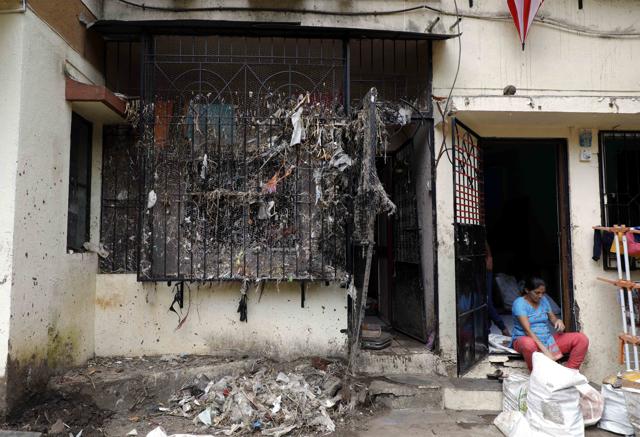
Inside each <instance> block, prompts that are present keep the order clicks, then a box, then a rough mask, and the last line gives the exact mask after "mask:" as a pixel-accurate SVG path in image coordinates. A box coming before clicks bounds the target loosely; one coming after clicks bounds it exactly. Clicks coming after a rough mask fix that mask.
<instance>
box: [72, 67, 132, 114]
mask: <svg viewBox="0 0 640 437" xmlns="http://www.w3.org/2000/svg"><path fill="white" fill-rule="evenodd" d="M65 98H66V100H67V101H68V102H72V104H73V110H74V111H75V112H77V113H78V114H80V115H81V116H83V117H84V118H86V119H88V120H90V121H92V122H98V123H123V122H124V121H125V111H126V108H127V102H126V101H125V100H124V99H121V98H120V97H118V96H116V95H115V94H114V93H113V92H112V91H110V90H109V89H108V88H106V87H104V86H100V85H90V84H86V83H82V82H78V81H76V80H74V79H71V78H69V77H68V78H67V81H66V86H65Z"/></svg>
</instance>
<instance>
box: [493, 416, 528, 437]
mask: <svg viewBox="0 0 640 437" xmlns="http://www.w3.org/2000/svg"><path fill="white" fill-rule="evenodd" d="M493 424H494V425H495V426H496V428H498V429H499V430H500V432H501V433H502V434H504V435H505V436H507V437H533V433H532V432H531V428H530V427H529V423H528V422H527V419H526V418H525V417H524V416H523V415H522V413H521V412H520V411H503V412H502V413H500V414H498V417H496V418H495V419H494V420H493Z"/></svg>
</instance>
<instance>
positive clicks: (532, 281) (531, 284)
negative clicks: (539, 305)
mask: <svg viewBox="0 0 640 437" xmlns="http://www.w3.org/2000/svg"><path fill="white" fill-rule="evenodd" d="M540 286H545V287H546V286H547V284H545V282H544V280H543V279H540V278H537V277H535V276H530V277H529V278H527V280H526V281H525V282H524V289H523V290H522V292H523V293H526V291H527V290H528V291H531V290H535V289H536V288H538V287H540Z"/></svg>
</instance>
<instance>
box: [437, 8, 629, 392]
mask: <svg viewBox="0 0 640 437" xmlns="http://www.w3.org/2000/svg"><path fill="white" fill-rule="evenodd" d="M474 3H475V6H474V7H473V8H469V7H468V3H467V2H458V4H459V6H460V8H461V11H462V13H464V14H467V15H468V16H467V17H465V18H463V19H462V21H461V23H460V31H461V32H462V37H461V39H460V41H458V40H456V39H452V40H447V41H442V42H437V43H434V59H433V65H434V75H433V76H434V91H433V92H434V95H436V96H441V97H446V96H447V95H448V94H449V92H450V90H451V86H452V84H453V79H454V76H455V74H456V69H457V64H458V54H459V47H461V56H460V59H461V61H460V71H459V73H458V78H457V81H456V83H455V88H454V90H453V100H452V106H451V108H449V109H450V110H452V111H453V113H454V114H455V115H456V116H457V117H459V118H460V119H461V120H463V121H464V122H465V123H467V124H469V125H470V126H471V127H472V128H473V129H475V130H476V131H477V132H479V133H480V134H481V135H483V136H496V137H520V138H522V137H531V138H534V137H538V138H566V139H567V141H568V144H569V183H570V214H571V244H572V257H573V281H574V290H573V291H574V296H575V301H576V305H577V307H579V321H580V324H581V326H582V329H583V330H584V332H585V333H586V334H587V336H589V337H590V339H591V349H590V353H589V354H588V356H587V361H586V363H585V366H584V368H583V370H584V372H585V373H586V374H587V376H589V377H590V378H591V379H593V380H594V381H596V382H597V381H599V380H600V379H601V378H602V377H603V376H604V375H606V374H610V373H611V372H614V371H616V370H617V369H618V368H620V366H619V365H618V364H617V357H618V349H617V348H618V343H617V339H616V336H617V333H618V332H619V330H620V324H621V321H620V315H619V304H618V302H617V300H616V293H617V292H616V290H612V289H611V288H610V287H607V286H604V285H602V284H601V283H599V282H598V281H596V280H595V277H596V276H603V275H604V276H612V275H611V273H610V272H603V270H602V266H601V264H600V263H596V262H594V261H593V260H591V246H592V237H593V231H592V230H591V226H593V225H595V224H599V223H600V221H601V215H600V198H599V179H598V164H597V163H598V156H597V132H598V130H599V129H639V128H640V123H639V119H638V113H640V105H638V102H637V96H638V94H639V93H640V76H638V75H637V74H635V71H636V69H637V68H636V66H637V59H635V58H636V57H637V54H638V53H640V38H626V39H622V38H601V37H597V36H594V35H593V33H594V32H595V33H599V34H606V33H614V32H620V31H621V29H625V30H626V31H627V32H637V29H635V30H634V28H635V26H637V18H638V16H640V6H638V5H637V2H633V1H630V0H629V1H589V0H586V1H585V2H584V9H583V10H578V8H577V2H575V1H568V0H567V1H564V0H562V1H553V2H545V4H544V6H543V7H542V9H541V10H540V14H539V16H541V17H544V18H545V21H546V23H544V24H543V23H540V22H536V23H534V25H533V27H532V29H531V31H530V33H529V37H528V39H527V44H526V48H525V50H524V51H523V50H522V48H521V47H520V44H519V41H518V36H517V33H516V30H515V27H514V25H513V23H512V22H511V20H510V18H508V17H507V18H505V19H502V18H500V17H499V16H500V15H501V14H502V15H504V13H505V11H506V7H505V5H504V2H503V1H498V0H493V1H485V2H474ZM472 16H475V18H474V17H472ZM479 16H482V17H484V18H480V17H479ZM487 18H490V19H487ZM585 29H589V32H590V33H591V34H590V35H588V34H586V33H585V32H582V30H585ZM459 44H460V46H459ZM507 85H514V86H515V87H516V88H517V93H516V95H515V96H514V97H504V96H502V91H503V88H504V87H505V86H507ZM440 106H441V108H444V103H443V102H442V103H441V104H440ZM434 112H436V118H440V120H436V122H437V123H439V122H440V121H441V117H438V115H439V114H438V112H439V111H438V110H437V109H436V110H435V111H434ZM580 128H589V129H593V137H594V145H593V147H592V152H593V158H592V160H591V161H590V162H581V161H580V159H579V153H580V150H579V147H578V137H577V135H578V134H577V132H578V129H580ZM450 129H451V127H450V124H449V123H448V122H447V123H446V124H442V123H439V124H438V126H437V127H436V128H435V138H436V139H435V144H436V152H437V151H438V149H439V148H440V146H441V144H442V139H443V135H445V136H446V138H447V140H446V145H447V147H450V145H451V138H450ZM452 190H453V187H452V178H451V163H450V162H449V161H448V160H447V159H446V157H443V158H442V159H441V160H440V162H439V165H438V168H437V200H438V273H439V278H438V281H439V318H440V320H439V323H440V338H439V340H440V346H441V349H442V354H443V358H444V359H445V360H447V361H448V362H449V364H450V365H451V368H453V365H454V364H455V360H456V356H455V354H456V339H455V335H456V331H455V328H456V325H455V288H454V287H455V286H454V284H455V276H454V249H453V226H451V223H452V222H453V204H452Z"/></svg>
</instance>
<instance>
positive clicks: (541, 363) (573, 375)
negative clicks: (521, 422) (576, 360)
mask: <svg viewBox="0 0 640 437" xmlns="http://www.w3.org/2000/svg"><path fill="white" fill-rule="evenodd" d="M587 382H588V381H587V379H586V378H585V377H584V376H583V375H581V374H580V372H577V371H575V370H571V369H568V368H566V367H564V366H561V365H560V364H558V363H556V362H555V361H553V360H551V359H549V358H547V357H546V356H545V355H544V354H541V353H540V352H534V353H533V372H531V379H530V380H529V392H528V393H527V415H526V417H527V420H528V422H529V426H530V427H531V429H532V431H534V432H536V433H537V435H540V436H550V437H557V436H565V437H583V436H584V420H583V418H582V412H581V411H580V393H579V392H578V390H577V389H576V386H577V385H581V384H585V383H587Z"/></svg>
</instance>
